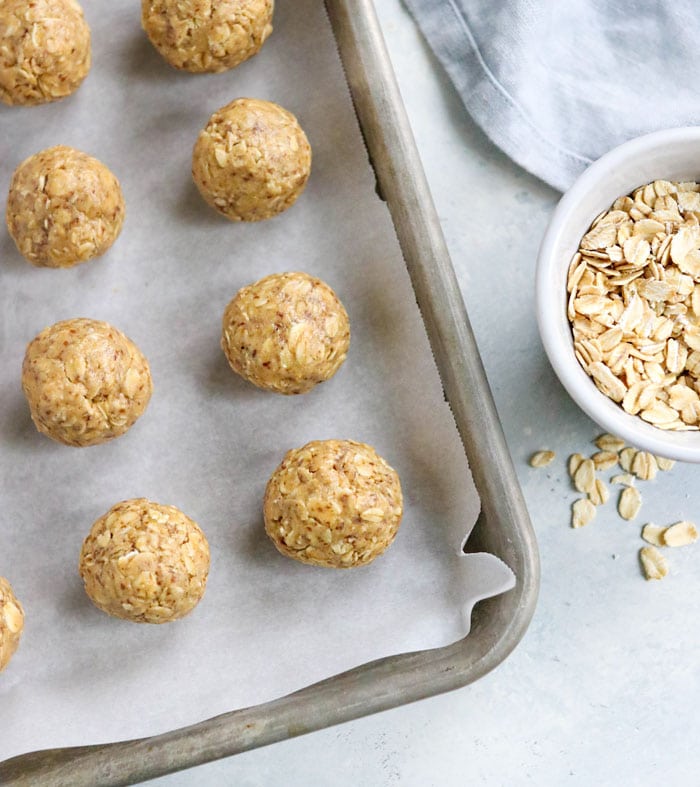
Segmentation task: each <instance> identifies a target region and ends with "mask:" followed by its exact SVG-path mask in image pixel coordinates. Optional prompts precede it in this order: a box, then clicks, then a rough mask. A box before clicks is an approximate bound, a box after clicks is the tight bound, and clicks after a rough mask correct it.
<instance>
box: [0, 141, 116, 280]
mask: <svg viewBox="0 0 700 787" xmlns="http://www.w3.org/2000/svg"><path fill="white" fill-rule="evenodd" d="M6 219H7V229H8V230H9V232H10V235H11V236H12V239H13V240H14V242H15V244H16V245H17V249H18V250H19V252H20V254H21V255H22V256H23V257H24V258H25V259H26V260H27V261H28V262H31V264H32V265H36V266H37V267H40V268H71V267H73V265H77V264H78V263H81V262H87V261H88V260H91V259H92V258H93V257H99V256H100V255H101V254H104V253H105V252H106V251H107V249H109V247H110V246H111V245H112V244H113V243H114V241H115V240H116V239H117V236H118V235H119V233H120V232H121V228H122V223H123V222H124V197H123V195H122V190H121V187H120V186H119V181H118V180H117V179H116V177H115V176H114V175H113V174H112V172H110V170H108V169H107V167H105V165H104V164H102V163H101V162H100V161H98V160H97V159H96V158H93V157H92V156H88V155H87V154H86V153H81V152H80V151H79V150H74V149H73V148H68V147H64V146H63V145H59V146H57V147H54V148H47V149H46V150H42V151H41V152H40V153H36V154H35V155H33V156H30V157H29V158H28V159H26V161H23V162H22V163H21V164H20V165H19V167H17V169H16V170H15V172H14V175H13V176H12V180H11V182H10V193H9V195H8V198H7V211H6Z"/></svg>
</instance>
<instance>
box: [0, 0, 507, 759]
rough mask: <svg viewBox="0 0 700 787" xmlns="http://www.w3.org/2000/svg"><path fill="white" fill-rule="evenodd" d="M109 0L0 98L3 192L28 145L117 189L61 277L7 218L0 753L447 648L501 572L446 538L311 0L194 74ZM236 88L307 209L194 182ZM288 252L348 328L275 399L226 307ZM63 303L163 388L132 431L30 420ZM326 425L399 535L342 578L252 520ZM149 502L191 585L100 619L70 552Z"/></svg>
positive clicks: (443, 491)
mask: <svg viewBox="0 0 700 787" xmlns="http://www.w3.org/2000/svg"><path fill="white" fill-rule="evenodd" d="M115 6H116V4H111V3H108V2H106V0H104V1H102V2H97V1H94V2H90V3H89V4H86V9H85V10H86V15H87V17H88V21H89V22H90V24H91V27H92V30H93V47H94V66H93V71H92V73H91V75H90V76H89V78H88V80H87V81H86V83H85V84H84V86H83V87H82V88H81V90H80V91H79V92H78V94H76V96H74V97H73V98H71V99H69V100H68V101H66V102H63V103H60V104H57V105H54V106H46V107H40V108H35V109H19V110H18V109H4V108H3V109H1V110H0V183H1V184H2V188H6V187H7V184H8V183H9V178H10V176H11V172H12V170H13V168H14V166H16V164H17V163H18V162H19V161H21V160H22V159H23V158H24V157H25V156H27V155H30V154H31V153H33V152H36V151H37V150H39V149H41V148H43V147H47V146H49V145H52V144H59V143H60V144H69V145H73V146H75V147H78V148H80V149H83V150H85V151H86V152H89V153H91V154H93V155H96V156H98V157H99V158H100V159H101V160H103V161H104V162H105V163H106V164H108V166H110V167H111V168H112V169H113V170H114V171H115V172H116V174H117V175H118V177H119V178H120V180H121V182H122V186H123V189H124V192H125V197H126V202H127V220H126V223H125V227H124V231H123V233H122V236H121V237H120V239H119V240H118V241H117V243H116V244H115V246H114V248H113V249H112V251H111V252H110V253H109V254H108V256H107V257H105V258H104V259H102V260H98V261H94V262H92V263H88V264H87V265H85V266H82V267H79V268H76V269H74V270H71V271H48V270H35V269H32V268H30V267H29V266H28V265H27V264H26V263H24V262H23V260H22V259H21V258H20V257H19V255H18V254H17V253H16V251H15V250H14V246H13V244H12V242H11V240H10V239H9V237H8V236H7V235H6V234H5V233H4V234H3V235H2V236H0V255H1V256H2V266H1V268H0V298H2V333H1V334H0V361H1V362H2V369H3V376H2V380H1V381H0V478H1V484H2V494H3V507H2V514H0V573H1V574H4V575H7V576H8V578H9V579H10V580H11V582H12V583H13V585H14V587H15V590H16V591H17V594H18V596H19V597H20V599H21V600H22V602H23V603H24V605H25V609H26V612H27V623H26V630H25V635H24V638H23V641H22V645H21V649H20V651H18V654H17V656H16V657H15V659H14V660H13V662H12V664H11V666H10V668H9V669H8V670H7V671H6V672H5V673H3V674H2V677H0V707H2V711H3V721H4V725H3V727H4V730H3V736H2V740H1V741H0V759H2V758H5V757H8V756H12V755H14V754H18V753H20V752H22V751H26V750H30V749H34V748H39V747H44V746H58V745H70V744H84V743H95V742H98V741H108V740H115V739H119V738H125V737H135V736H141V735H147V734H154V733H158V732H162V731H164V730H167V729H172V728H173V727H176V726H180V725H183V724H187V723H191V722H195V721H198V720H200V719H202V718H206V717H208V716H212V715H215V714H217V713H221V712H225V711H227V710H231V709H232V708H235V707H241V706H245V705H250V704H255V703H258V702H261V701H264V700H267V699H271V698H273V697H276V696H280V695H282V694H285V693H287V692H290V691H293V690H295V689H299V688H301V687H303V686H305V685H307V684H309V683H311V682H313V681H315V680H318V679H321V678H324V677H328V676H329V675H332V674H334V673H336V672H339V671H341V670H344V669H346V668H349V667H352V666H356V665H358V664H361V663H364V662H366V661H369V660H371V659H373V658H377V657H380V656H385V655H390V654H392V653H398V652H403V651H407V650H415V649H424V648H429V647H438V646H441V645H444V644H447V643H448V642H452V641H454V640H456V639H458V638H460V637H462V636H464V634H465V633H466V631H467V630H468V625H469V624H468V620H469V612H470V610H471V607H472V606H473V604H474V603H475V601H476V600H478V599H479V598H483V597H486V596H488V595H493V594H495V593H498V592H502V591H503V590H505V589H507V588H508V587H510V586H512V582H513V577H512V575H511V573H510V571H509V570H508V569H507V568H506V567H505V566H504V565H503V564H502V563H501V562H500V561H498V560H497V559H496V558H494V557H493V556H487V555H479V556H471V555H470V556H463V555H460V554H459V551H460V546H461V544H462V543H463V541H464V538H465V534H466V533H467V532H468V530H469V529H470V528H471V526H472V524H473V522H474V520H475V517H476V513H477V511H478V499H477V496H476V492H475V490H474V488H473V485H472V484H471V481H470V479H469V475H468V469H467V464H466V459H465V458H464V454H463V451H462V448H461V445H460V442H459V438H458V435H457V432H456V429H455V426H454V423H453V421H452V418H451V415H450V413H449V409H448V407H447V405H446V404H445V403H444V400H443V397H442V391H441V387H440V383H439V379H438V375H437V372H436V370H435V367H434V365H433V362H432V358H431V355H430V350H429V346H428V342H427V338H426V337H425V332H424V329H423V326H422V324H421V321H420V315H419V313H418V310H417V308H416V306H415V302H414V298H413V293H412V290H411V288H410V283H409V281H408V276H407V274H406V272H405V269H404V266H403V261H402V259H401V255H400V252H399V249H398V245H397V242H396V239H395V236H394V232H393V228H392V226H391V221H390V218H389V215H388V212H387V210H386V208H385V206H384V204H383V203H382V202H381V201H380V200H379V199H378V198H377V197H376V195H375V192H374V176H373V173H372V170H371V168H370V167H369V165H368V162H367V157H366V153H365V151H364V148H363V146H362V141H361V137H360V133H359V130H358V128H357V125H356V121H355V118H354V114H353V111H352V105H351V102H350V98H349V95H348V93H347V89H346V86H345V84H344V81H343V74H342V69H341V67H340V63H339V61H338V58H337V53H336V51H335V44H334V41H333V39H332V34H331V32H330V28H329V26H328V23H327V20H326V18H325V12H324V9H323V4H322V2H321V1H320V0H297V2H295V3H294V4H293V7H292V4H279V3H278V8H277V12H276V20H275V28H276V30H275V33H274V34H273V36H272V37H271V38H270V40H269V41H268V43H267V44H266V45H265V48H264V50H263V52H262V53H261V55H259V56H258V57H256V58H254V59H253V60H251V61H250V62H248V63H246V64H244V65H243V66H241V67H240V68H238V69H236V70H235V71H233V72H229V73H228V74H223V75H217V76H202V77H195V76H190V75H185V74H179V73H177V72H174V71H172V70H170V69H169V68H168V67H167V66H166V65H165V64H164V63H163V61H161V59H160V58H159V57H158V55H157V54H156V53H155V52H154V51H153V50H152V49H151V47H150V45H149V44H148V42H147V40H146V39H145V36H144V35H143V33H142V32H141V31H140V27H139V20H138V9H134V8H133V7H128V8H127V7H115ZM119 6H121V4H119ZM242 95H248V96H256V97H262V98H267V99H270V100H274V101H278V102H279V103H281V104H283V105H284V106H286V107H288V108H289V109H290V110H292V111H293V112H295V113H296V114H297V115H298V117H299V118H300V121H301V122H302V125H303V126H304V128H305V129H306V131H307V134H308V135H309V138H310V141H311V144H312V147H313V150H314V170H313V174H312V178H311V180H310V183H309V186H308V188H307V191H306V193H305V194H304V195H303V196H302V198H301V199H300V201H299V202H298V204H297V205H296V206H295V207H294V208H292V209H291V210H290V211H288V212H287V213H286V214H284V215H282V216H280V217H278V218H277V219H274V220H273V221H269V222H265V223H263V224H255V225H249V226H247V225H234V224H230V223H228V222H226V221H225V220H224V219H222V218H220V217H218V216H217V214H215V213H214V212H213V211H211V210H210V209H209V208H208V207H207V206H206V205H205V204H204V203H203V202H202V201H201V198H200V197H199V195H198V194H197V192H196V190H195V188H194V186H193V185H192V183H191V179H190V177H189V167H190V154H191V147H192V144H193V142H194V139H195V138H196V135H197V133H198V131H199V129H200V128H201V127H202V126H203V125H204V123H205V122H206V120H207V118H208V116H209V114H210V113H211V112H212V111H213V110H214V109H216V108H218V107H219V106H221V105H223V104H225V103H227V102H228V101H230V100H231V99H233V98H235V97H238V96H242ZM300 269H301V270H306V271H308V272H310V273H312V274H315V275H318V276H320V277H321V278H323V279H325V280H326V281H328V282H329V283H330V284H331V285H332V286H333V287H334V288H335V289H336V291H337V292H338V294H339V295H340V297H341V299H342V300H343V302H344V303H345V306H346V308H347V309H348V312H349V314H350V318H351V323H352V329H353V337H352V346H351V350H350V354H349V357H348V360H347V362H346V364H345V365H344V367H343V368H342V369H341V371H340V372H339V373H338V374H337V375H336V377H335V378H334V379H333V380H332V381H330V382H329V383H326V384H325V385H323V386H320V387H319V388H317V389H316V390H315V391H314V392H312V393H311V394H308V395H306V396H302V397H291V398H287V397H280V396H275V395H272V394H266V393H264V392H260V391H257V390H256V389H254V388H252V387H251V386H249V385H247V384H245V383H244V382H243V381H241V380H239V379H238V378H237V377H236V376H235V375H233V373H232V372H230V370H229V369H228V366H227V364H226V361H225V359H224V358H223V355H222V353H221V351H220V349H219V347H218V338H219V328H220V316H221V313H222V311H223V308H224V306H225V304H226V303H227V302H228V300H229V299H230V298H231V297H232V296H233V294H234V293H235V292H236V290H237V289H238V288H239V287H241V286H243V285H244V284H247V283H249V282H250V281H253V280H255V279H257V278H259V277H261V276H264V275H266V274H268V273H272V272H275V271H280V270H300ZM75 316H89V317H95V318H99V319H105V320H108V321H110V322H112V323H114V324H115V325H116V326H117V327H119V328H121V329H122V330H124V331H125V332H126V333H127V334H128V335H130V336H131V337H132V338H133V339H135V340H136V341H137V343H138V344H139V345H140V347H141V348H142V349H143V351H144V352H145V353H146V355H147V356H148V358H149V360H150V362H151V366H152V371H153V376H154V382H155V393H154V397H153V400H152V402H151V405H150V407H149V409H148V411H147V413H146V415H145V416H144V417H143V418H142V419H141V421H139V422H138V423H137V424H136V426H135V427H134V428H133V429H132V430H131V431H130V432H129V433H128V434H127V435H126V436H125V437H122V438H120V439H119V440H117V441H114V442H112V443H111V444H107V445H104V446H99V447H95V448H91V449H83V450H74V449H68V448H65V447H62V446H59V445H56V444H53V443H51V442H50V441H48V440H47V439H46V438H43V437H42V436H40V435H38V434H37V433H36V432H35V430H34V427H33V426H32V424H31V422H30V420H29V416H28V413H27V410H26V405H25V403H24V400H23V397H22V394H21V391H20V389H19V370H20V366H21V359H22V355H23V351H24V346H25V344H26V342H27V341H28V340H30V339H31V338H32V337H33V336H34V335H35V334H36V333H37V332H38V331H39V330H40V329H41V328H42V327H44V326H45V325H47V324H50V323H52V322H54V321H56V320H59V319H66V318H69V317H75ZM328 437H349V438H352V439H358V440H363V441H366V442H369V443H371V444H373V445H375V446H376V448H377V449H378V450H379V452H380V453H381V454H382V455H384V456H385V457H386V458H387V459H388V460H389V461H390V463H391V464H393V466H394V467H396V469H397V470H398V472H399V474H400V476H401V479H402V484H403V488H404V494H405V502H406V515H405V518H404V522H403V524H402V527H401V530H400V532H399V536H398V538H397V540H396V542H395V544H394V545H393V546H392V548H391V549H390V550H389V551H388V552H387V553H386V554H385V555H384V556H383V557H381V558H380V559H378V560H377V561H376V562H375V563H373V564H372V565H370V566H368V567H365V568H362V569H357V570H354V571H350V572H331V571H327V570H323V569H314V568H310V567H308V566H302V565H297V564H295V563H293V562H292V561H289V560H287V559H285V558H283V557H282V556H281V555H278V553H277V552H276V551H275V550H274V547H272V545H271V544H270V543H269V541H268V540H267V538H266V536H265V534H264V531H263V529H262V523H261V511H260V509H261V500H262V493H263V490H264V485H265V482H266V480H267V477H268V476H269V474H270V473H271V472H272V470H273V469H274V468H275V467H276V465H277V464H278V462H279V461H280V460H281V458H282V455H283V454H284V452H285V451H286V450H287V449H288V448H290V447H294V446H299V445H302V444H303V443H305V442H307V441H308V440H310V439H322V438H328ZM141 495H143V496H147V497H150V498H152V499H155V500H159V501H161V502H165V503H172V504H175V505H177V506H179V507H180V508H182V509H183V510H184V511H185V512H186V513H188V514H189V515H191V516H192V517H193V518H195V519H196V520H197V521H198V522H199V523H200V525H201V526H202V527H203V529H204V531H205V532H206V534H207V536H208V538H209V541H210V545H211V547H212V557H213V560H212V571H211V576H210V581H209V586H208V591H207V595H206V596H205V599H204V601H203V602H202V604H201V605H200V606H199V607H198V608H197V609H196V611H195V612H194V613H193V614H192V615H191V616H190V617H189V618H186V619H185V620H183V621H180V622H178V623H176V624H173V625H169V626H161V627H147V626H135V625H133V624H129V623H126V622H122V621H116V620H112V619H110V618H108V617H106V616H104V615H103V614H101V613H100V612H98V611H97V610H96V609H94V608H93V607H92V605H91V604H90V602H89V601H88V600H87V598H86V597H85V595H84V593H83V591H82V588H81V583H80V579H79V577H78V575H77V571H76V563H77V556H78V553H79V549H80V544H81V542H82V539H83V537H84V536H85V534H86V533H87V531H88V529H89V527H90V524H91V523H92V521H94V519H95V518H97V517H98V516H99V515H101V514H102V513H103V512H104V511H105V510H106V509H107V508H109V507H110V506H111V505H112V504H113V503H114V502H116V501H117V500H121V499H124V498H126V497H135V496H141Z"/></svg>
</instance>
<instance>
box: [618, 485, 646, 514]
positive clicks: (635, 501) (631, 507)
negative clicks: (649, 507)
mask: <svg viewBox="0 0 700 787" xmlns="http://www.w3.org/2000/svg"><path fill="white" fill-rule="evenodd" d="M641 507H642V496H641V495H640V494H639V490H638V489H636V488H635V487H633V486H628V487H627V488H626V489H623V490H622V492H621V493H620V500H619V501H618V504H617V510H618V511H619V513H620V516H621V517H622V518H623V519H627V520H630V519H634V518H635V517H636V516H637V514H638V513H639V509H640V508H641Z"/></svg>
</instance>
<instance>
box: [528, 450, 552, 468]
mask: <svg viewBox="0 0 700 787" xmlns="http://www.w3.org/2000/svg"><path fill="white" fill-rule="evenodd" d="M555 456H556V454H555V453H554V451H536V452H535V453H534V454H533V455H532V456H531V457H530V466H531V467H547V465H548V464H551V462H552V461H553V459H554V457H555Z"/></svg>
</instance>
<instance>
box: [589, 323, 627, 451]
mask: <svg viewBox="0 0 700 787" xmlns="http://www.w3.org/2000/svg"><path fill="white" fill-rule="evenodd" d="M608 333H609V331H608ZM616 336H617V334H616ZM619 336H620V339H621V338H622V331H621V330H620V331H619ZM615 344H618V342H617V341H615ZM595 444H596V445H597V446H598V448H600V450H601V451H613V452H615V453H618V452H619V451H622V449H623V448H624V447H625V441H624V440H621V439H620V438H619V437H615V435H612V434H602V435H601V436H600V437H598V438H597V439H596V440H595Z"/></svg>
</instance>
